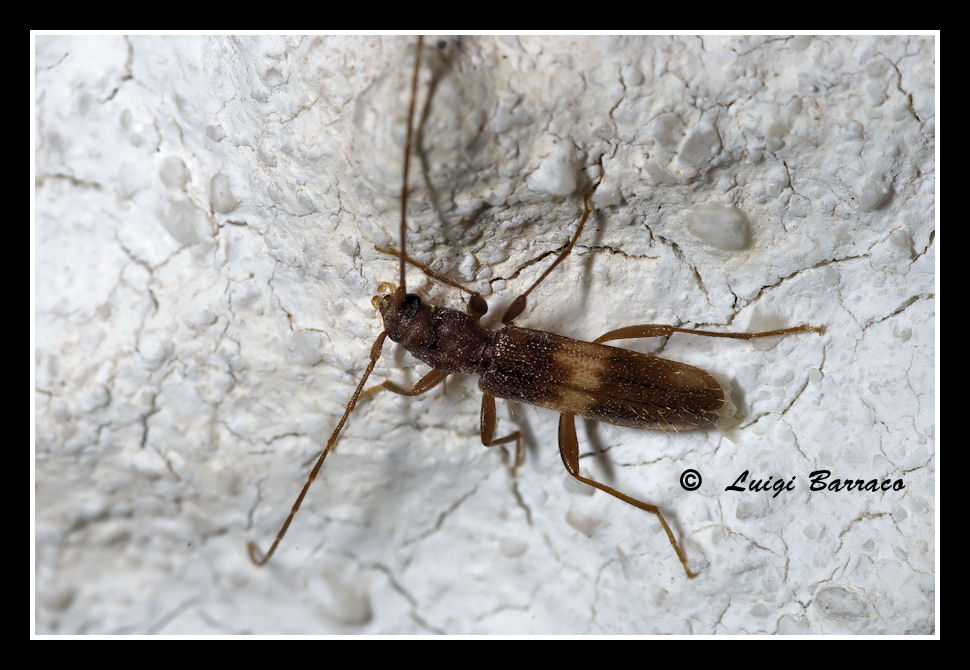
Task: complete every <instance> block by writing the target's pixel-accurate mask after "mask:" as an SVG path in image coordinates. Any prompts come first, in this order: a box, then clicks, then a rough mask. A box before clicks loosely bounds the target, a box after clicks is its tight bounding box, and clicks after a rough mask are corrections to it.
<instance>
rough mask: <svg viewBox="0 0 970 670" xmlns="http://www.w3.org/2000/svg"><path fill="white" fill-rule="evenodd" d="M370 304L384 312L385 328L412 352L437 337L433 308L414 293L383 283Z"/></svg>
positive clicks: (394, 338) (382, 315)
mask: <svg viewBox="0 0 970 670" xmlns="http://www.w3.org/2000/svg"><path fill="white" fill-rule="evenodd" d="M377 292H378V295H375V296H374V297H373V298H371V304H372V305H374V307H376V308H377V309H378V310H380V312H381V317H382V318H383V319H384V330H385V331H387V336H388V337H389V338H391V340H392V341H394V342H400V343H401V344H402V345H404V348H405V349H407V350H409V351H411V350H413V349H414V348H416V347H420V346H421V345H422V344H424V343H426V342H428V341H429V340H432V339H433V338H434V327H433V324H432V321H431V307H430V306H429V305H426V304H425V303H423V302H422V301H421V298H419V297H418V296H416V295H415V294H413V293H405V292H404V290H403V289H400V288H395V287H394V285H392V284H388V283H386V282H381V284H380V285H379V286H378V287H377Z"/></svg>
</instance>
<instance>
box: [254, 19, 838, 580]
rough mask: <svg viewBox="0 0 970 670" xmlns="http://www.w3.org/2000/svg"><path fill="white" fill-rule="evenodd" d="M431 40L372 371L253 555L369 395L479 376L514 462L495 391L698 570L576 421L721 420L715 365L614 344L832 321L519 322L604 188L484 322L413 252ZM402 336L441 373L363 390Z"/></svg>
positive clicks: (683, 423)
mask: <svg viewBox="0 0 970 670" xmlns="http://www.w3.org/2000/svg"><path fill="white" fill-rule="evenodd" d="M422 50H423V38H421V37H419V38H418V41H417V52H416V56H415V62H414V71H413V75H412V78H411V99H410V104H409V107H408V116H407V118H408V121H407V131H406V139H405V145H404V161H403V176H402V184H401V219H400V249H391V248H381V247H379V248H378V250H379V251H382V252H384V253H387V254H390V255H393V256H395V257H397V258H398V260H399V263H398V266H399V279H398V284H397V286H394V285H392V284H389V283H382V284H380V285H379V286H378V295H376V296H374V297H373V298H372V300H371V302H372V304H373V305H374V307H375V308H377V310H378V311H379V312H380V314H381V318H382V321H383V330H382V331H381V332H380V334H379V335H378V336H377V339H376V340H375V341H374V343H373V345H372V346H371V350H370V359H369V362H368V364H367V367H366V369H365V371H364V374H363V375H362V377H361V379H360V381H359V382H358V384H357V387H356V388H355V390H354V392H353V394H352V395H351V398H350V401H349V402H348V404H347V406H346V409H345V411H344V413H343V416H342V417H341V418H340V420H339V422H338V423H337V426H336V427H335V429H334V431H333V433H332V434H331V435H330V438H329V439H328V441H327V444H326V446H325V447H324V449H323V451H322V453H321V454H320V456H319V458H318V459H317V461H316V463H315V465H314V467H313V469H312V470H311V471H310V474H309V476H308V478H307V481H306V483H305V484H304V486H303V489H302V490H301V491H300V494H299V496H298V497H297V499H296V501H295V502H294V504H293V506H292V508H291V510H290V513H289V515H288V516H287V518H286V520H285V521H284V522H283V524H282V526H281V528H280V530H279V532H278V533H277V535H276V537H275V539H274V540H273V543H272V545H271V546H270V548H269V550H268V551H267V552H265V553H261V552H260V551H259V550H258V549H257V548H256V545H255V544H254V543H252V542H250V543H249V544H248V552H249V556H250V559H251V560H252V561H253V562H254V563H255V564H256V565H265V564H266V563H267V562H268V561H269V559H270V558H271V557H272V555H273V553H274V552H275V551H276V549H277V547H278V546H279V544H280V542H281V540H282V538H283V536H284V535H285V534H286V531H287V529H288V528H289V526H290V524H291V523H292V521H293V518H294V516H295V515H296V512H297V511H298V510H299V508H300V506H301V504H302V502H303V499H304V498H305V496H306V493H307V491H308V490H309V488H310V486H311V484H312V483H313V481H314V480H315V479H316V477H317V475H318V473H319V472H320V469H321V467H322V466H323V463H324V461H325V460H326V458H327V456H328V455H329V453H330V452H331V450H332V449H333V446H334V444H335V443H336V442H337V439H338V437H339V435H340V433H341V431H342V430H343V427H344V425H345V424H346V422H347V419H348V417H349V416H350V414H351V413H352V412H353V410H354V408H355V407H356V406H357V403H358V401H359V400H360V399H361V398H362V397H365V396H368V395H372V394H374V393H377V392H379V391H391V392H393V393H396V394H399V395H404V396H417V395H421V394H423V393H426V392H428V391H430V390H431V389H433V388H435V387H436V386H437V385H438V384H440V383H441V382H442V381H443V380H444V379H445V378H446V377H447V376H448V375H450V374H476V375H478V376H479V381H478V387H479V389H480V390H481V391H482V405H481V415H480V434H481V442H482V444H483V445H484V446H486V447H490V446H495V445H499V444H506V443H510V442H515V444H516V448H515V461H514V465H513V473H514V468H515V467H517V466H518V465H519V464H521V462H522V435H521V433H520V432H519V431H515V432H512V433H510V434H508V435H505V436H502V437H498V438H496V437H495V398H505V399H508V400H513V401H519V402H525V403H529V404H532V405H536V406H539V407H545V408H549V409H553V410H555V411H557V412H559V413H560V420H559V451H560V455H561V457H562V461H563V464H564V466H565V468H566V471H567V472H568V473H569V474H570V475H571V476H572V477H574V478H576V479H577V480H579V481H581V482H583V483H585V484H588V485H589V486H592V487H594V488H597V489H599V490H601V491H603V492H605V493H608V494H610V495H612V496H614V497H616V498H618V499H620V500H622V501H624V502H626V503H628V504H630V505H633V506H635V507H638V508H640V509H642V510H645V511H647V512H649V513H651V514H654V515H655V516H656V517H657V519H658V520H659V522H660V524H661V526H662V527H663V530H664V532H665V533H666V535H667V539H668V541H669V542H670V544H671V546H672V547H673V549H674V551H675V553H676V555H677V557H678V559H679V560H680V563H681V565H682V566H683V569H684V572H685V573H686V575H687V577H689V578H693V577H696V576H697V573H695V572H694V571H692V570H691V569H690V567H689V566H688V562H687V557H686V555H685V553H684V551H683V549H682V548H681V546H680V544H679V543H678V541H677V539H676V537H675V536H674V534H673V531H672V530H671V528H670V526H669V524H668V523H667V520H666V519H665V518H664V515H663V513H662V511H661V510H660V508H659V507H657V506H656V505H652V504H649V503H647V502H644V501H642V500H639V499H637V498H633V497H631V496H629V495H627V494H625V493H622V492H620V491H618V490H616V489H614V488H612V487H610V486H608V485H606V484H604V483H602V482H598V481H596V480H593V479H591V478H588V477H585V476H583V475H582V474H581V473H580V469H579V443H578V440H577V437H576V427H575V417H576V416H582V417H585V418H589V419H592V420H596V421H604V422H607V423H611V424H614V425H618V426H625V427H630V428H638V429H651V430H673V431H680V430H690V429H700V428H706V427H710V426H712V425H713V424H714V423H715V422H716V421H717V420H718V418H719V417H720V415H721V410H722V407H723V405H724V403H725V395H724V390H723V389H722V387H721V385H720V383H718V381H717V380H716V379H715V378H714V377H713V376H712V375H711V374H710V373H708V372H706V371H704V370H702V369H700V368H697V367H694V366H690V365H687V364H684V363H680V362H676V361H671V360H667V359H664V358H659V357H657V356H652V355H649V354H643V353H639V352H635V351H631V350H628V349H622V348H618V347H613V346H609V345H607V344H605V343H606V342H610V341H613V340H620V339H630V338H649V337H660V336H667V335H670V334H672V333H675V332H677V333H688V334H694V335H702V336H708V337H724V338H734V339H753V338H764V337H774V336H779V335H786V334H791V333H798V332H806V331H813V332H817V333H821V332H823V330H824V329H823V328H822V327H818V326H810V325H805V324H802V325H799V326H794V327H791V328H782V329H777V330H771V331H764V332H756V333H746V332H714V331H705V330H695V329H689V328H680V327H677V326H670V325H662V324H644V325H634V326H627V327H623V328H619V329H616V330H611V331H609V332H607V333H605V334H603V335H601V336H600V337H598V338H596V339H595V340H593V341H592V342H584V341H580V340H575V339H572V338H568V337H564V336H562V335H557V334H555V333H551V332H547V331H542V330H533V329H529V328H522V327H519V326H517V325H515V324H514V323H513V322H514V320H515V319H516V318H518V317H519V316H520V315H521V314H522V312H523V311H524V310H525V308H526V305H527V297H528V295H529V294H530V293H531V292H532V291H533V290H534V289H535V288H536V287H537V286H538V285H539V284H540V283H541V282H542V281H543V280H544V279H545V278H546V277H548V276H549V274H550V273H551V272H552V271H553V270H554V269H555V268H556V267H557V266H558V265H559V264H560V263H562V262H563V260H565V259H566V258H567V257H568V256H569V254H570V252H571V251H572V249H573V247H574V246H575V244H576V241H577V240H578V239H579V237H580V235H581V234H582V232H583V229H584V227H585V225H586V222H587V220H588V219H589V217H590V214H591V213H592V208H591V205H590V197H591V194H592V192H593V191H594V190H595V185H594V186H593V187H592V188H591V189H589V190H588V191H587V192H586V194H585V195H584V196H583V214H582V216H581V218H580V221H579V223H578V225H577V226H576V229H575V231H574V233H573V235H572V237H571V239H570V241H569V243H568V244H567V245H566V247H565V248H564V249H563V250H562V251H561V252H560V253H559V254H558V256H557V257H556V258H555V260H554V261H553V262H552V264H550V265H549V266H548V267H547V268H546V269H545V271H544V272H543V273H542V274H541V275H540V276H539V278H538V279H536V280H535V282H533V284H532V285H531V286H530V287H529V288H528V289H526V290H525V291H524V292H523V293H521V294H520V295H519V296H518V297H516V298H515V299H514V300H513V301H512V302H511V303H510V304H509V306H508V308H507V309H506V311H505V312H504V314H503V315H502V318H501V320H502V324H503V327H502V328H501V329H499V330H490V329H488V328H485V327H483V326H482V325H481V323H480V321H481V318H482V317H483V316H484V315H485V314H486V313H487V312H488V304H487V302H486V301H485V299H484V298H483V297H482V296H481V295H480V294H479V293H477V292H475V291H472V290H471V289H468V288H466V287H464V286H462V285H461V284H459V283H458V282H456V281H453V280H451V279H450V278H448V277H446V276H444V275H441V274H439V273H437V272H435V271H433V270H432V269H431V268H429V267H428V266H427V265H424V264H422V263H420V262H418V261H417V260H415V259H413V258H411V257H410V256H408V254H407V217H406V208H407V201H408V175H409V170H410V157H411V153H412V144H413V139H414V116H415V101H416V99H417V88H418V74H419V72H420V67H421V53H422ZM408 264H410V265H413V266H415V267H417V268H419V269H420V270H421V271H422V272H424V273H425V274H426V275H427V276H429V277H430V278H432V279H434V280H436V281H439V282H441V283H444V284H446V285H448V286H451V287H453V288H456V289H459V290H461V291H464V292H466V293H468V294H469V299H468V303H467V307H466V310H465V311H461V310H456V309H452V308H449V307H443V306H440V305H434V304H430V303H427V302H425V301H423V300H422V299H421V298H420V296H418V295H416V294H414V293H409V292H408V290H407V282H406V277H405V269H406V266H407V265H408ZM388 338H390V339H391V340H392V341H393V342H397V343H399V344H400V345H401V346H403V347H404V348H405V349H406V350H407V351H408V352H409V353H411V354H412V355H413V356H414V357H415V358H417V359H419V360H421V361H422V362H424V363H427V364H428V365H429V366H431V371H430V372H428V373H427V374H425V375H424V376H423V377H422V378H421V379H419V380H418V381H417V382H416V383H415V384H414V385H413V386H412V388H410V389H405V388H403V387H401V386H398V385H397V384H395V383H393V382H391V381H384V382H382V383H381V384H379V385H377V386H374V387H372V388H369V389H367V390H366V391H365V390H364V386H365V385H366V382H367V380H368V378H369V377H370V374H371V372H373V370H374V366H375V365H376V363H377V361H378V359H379V358H380V355H381V351H382V348H383V345H384V342H385V340H386V339H388Z"/></svg>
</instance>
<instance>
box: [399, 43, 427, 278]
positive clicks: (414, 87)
mask: <svg viewBox="0 0 970 670" xmlns="http://www.w3.org/2000/svg"><path fill="white" fill-rule="evenodd" d="M423 47H424V36H423V35H419V36H418V49H417V52H416V53H415V54H414V75H413V76H412V77H411V104H410V105H409V106H408V132H407V140H406V141H405V142H404V180H403V181H402V182H401V280H400V282H399V283H398V291H399V292H400V294H401V295H402V296H403V295H404V294H405V293H407V285H406V284H405V281H404V265H405V261H404V259H405V258H406V257H407V248H406V245H407V240H406V237H407V229H408V224H407V209H408V172H409V171H410V168H411V132H412V126H413V125H414V105H415V101H416V98H417V97H418V73H419V72H420V71H421V51H422V49H423Z"/></svg>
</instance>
